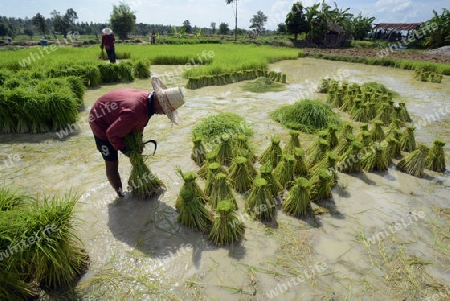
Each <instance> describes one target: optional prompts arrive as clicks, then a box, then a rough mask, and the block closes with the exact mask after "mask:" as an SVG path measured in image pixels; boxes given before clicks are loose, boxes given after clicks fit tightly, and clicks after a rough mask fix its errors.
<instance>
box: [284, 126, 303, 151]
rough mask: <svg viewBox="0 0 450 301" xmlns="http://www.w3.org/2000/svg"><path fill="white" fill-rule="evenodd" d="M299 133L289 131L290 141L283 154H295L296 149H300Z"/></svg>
mask: <svg viewBox="0 0 450 301" xmlns="http://www.w3.org/2000/svg"><path fill="white" fill-rule="evenodd" d="M298 135H300V132H299V131H295V130H290V131H289V136H290V138H289V141H288V143H287V144H286V145H285V147H284V148H283V154H291V155H293V154H294V149H295V148H297V147H300V141H299V140H298Z"/></svg>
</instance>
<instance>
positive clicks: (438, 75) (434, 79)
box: [431, 73, 444, 83]
mask: <svg viewBox="0 0 450 301" xmlns="http://www.w3.org/2000/svg"><path fill="white" fill-rule="evenodd" d="M443 77H444V76H443V74H441V73H433V74H432V76H431V82H433V83H441V82H442V78H443Z"/></svg>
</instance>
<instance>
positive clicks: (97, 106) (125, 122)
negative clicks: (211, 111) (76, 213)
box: [89, 77, 184, 197]
mask: <svg viewBox="0 0 450 301" xmlns="http://www.w3.org/2000/svg"><path fill="white" fill-rule="evenodd" d="M152 86H153V89H154V92H148V91H143V90H135V89H119V90H113V91H110V92H108V93H106V94H105V95H103V96H101V97H100V98H99V99H98V100H97V101H96V102H95V103H94V105H93V106H92V108H91V111H90V114H89V125H90V126H91V129H92V132H93V133H94V139H95V143H96V144H97V149H98V151H99V152H100V153H101V154H102V156H103V159H104V160H105V164H106V177H107V178H108V181H109V183H110V184H111V186H112V187H113V188H114V190H115V191H116V192H117V194H118V195H119V197H123V196H124V194H123V190H122V180H121V179H120V175H119V157H118V151H119V150H120V151H121V152H122V153H124V154H125V155H127V149H126V147H125V142H124V140H123V138H124V137H125V136H126V135H128V134H129V133H131V132H134V131H143V130H144V127H145V126H146V125H147V123H148V121H149V119H150V118H151V117H152V115H154V114H158V115H164V114H165V115H167V117H168V118H169V119H170V120H171V121H172V122H173V123H175V124H178V113H177V111H176V110H177V109H178V108H179V107H181V106H182V105H183V104H184V96H183V93H182V92H181V90H180V88H178V87H176V88H170V89H167V87H166V86H165V85H164V84H163V83H162V82H161V81H160V80H159V79H158V78H156V77H154V78H152Z"/></svg>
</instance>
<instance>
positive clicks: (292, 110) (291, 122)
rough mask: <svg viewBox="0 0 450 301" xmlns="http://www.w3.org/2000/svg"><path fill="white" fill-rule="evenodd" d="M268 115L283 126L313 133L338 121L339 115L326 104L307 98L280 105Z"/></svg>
mask: <svg viewBox="0 0 450 301" xmlns="http://www.w3.org/2000/svg"><path fill="white" fill-rule="evenodd" d="M270 116H271V117H272V119H274V120H275V121H277V122H279V123H281V124H282V125H283V126H285V127H288V128H290V129H294V130H299V131H303V132H306V133H315V132H316V131H318V130H322V129H326V128H327V127H328V126H329V125H330V124H336V125H338V124H339V123H340V121H339V117H338V116H337V115H336V114H335V113H334V112H333V111H332V110H331V108H330V107H329V106H328V105H326V104H323V103H321V102H319V101H315V100H309V99H303V100H300V101H298V102H296V103H294V104H292V105H289V106H282V107H281V108H279V109H277V110H275V111H274V112H273V113H272V114H271V115H270Z"/></svg>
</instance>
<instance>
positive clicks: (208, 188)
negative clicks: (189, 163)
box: [205, 162, 227, 197]
mask: <svg viewBox="0 0 450 301" xmlns="http://www.w3.org/2000/svg"><path fill="white" fill-rule="evenodd" d="M219 173H223V174H227V173H226V170H225V168H224V167H223V166H222V165H220V163H218V162H213V163H210V164H208V173H207V176H206V184H205V195H206V196H207V197H209V196H211V193H212V191H213V187H214V185H215V183H216V175H217V174H219Z"/></svg>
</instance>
